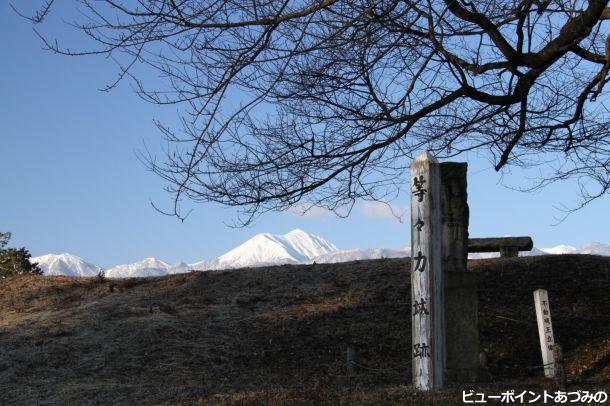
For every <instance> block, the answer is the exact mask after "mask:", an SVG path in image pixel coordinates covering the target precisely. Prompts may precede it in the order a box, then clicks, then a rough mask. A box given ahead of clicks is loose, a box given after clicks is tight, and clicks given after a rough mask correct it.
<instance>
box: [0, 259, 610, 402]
mask: <svg viewBox="0 0 610 406" xmlns="http://www.w3.org/2000/svg"><path fill="white" fill-rule="evenodd" d="M408 269H409V265H408V260H402V259H399V260H396V259H387V260H377V261H362V262H353V263H345V264H333V265H330V264H329V265H321V264H317V265H313V266H284V267H270V268H264V269H244V270H235V271H218V272H204V273H202V272H192V273H188V274H182V275H173V276H167V277H154V278H141V279H124V280H107V281H105V282H103V283H100V281H99V280H98V279H97V278H68V277H18V278H11V279H4V280H0V387H1V388H2V401H1V402H0V403H2V404H27V405H30V404H62V405H63V404H274V405H275V404H328V405H335V404H439V405H440V404H449V403H457V404H459V403H461V402H459V400H460V396H461V395H460V394H461V392H460V390H461V389H462V388H463V386H462V385H452V386H451V387H449V388H448V389H447V390H445V391H442V392H439V393H431V394H425V395H422V394H419V393H416V392H414V391H413V390H412V388H411V387H410V386H409V382H410V379H411V378H410V369H409V366H408V365H406V362H407V361H408V360H409V358H410V351H409V349H410V299H409V298H410V294H409V292H410V287H409V273H408V271H407V270H408ZM471 269H472V270H473V271H474V272H477V273H478V274H479V275H480V284H479V301H480V331H481V345H482V346H483V348H485V349H486V350H487V351H488V352H489V365H490V368H489V370H488V371H486V375H485V378H486V382H483V383H479V384H478V385H479V387H481V388H484V389H485V390H487V391H491V390H494V388H499V389H501V390H503V389H506V387H507V385H508V386H509V387H514V388H519V387H527V388H536V387H538V388H539V387H541V385H544V384H545V383H544V382H542V380H541V379H540V378H539V375H540V371H538V370H531V369H525V368H524V367H526V366H530V365H537V364H539V363H540V362H541V361H540V360H539V358H540V357H539V351H538V342H537V337H536V335H535V329H534V326H533V324H531V322H533V321H534V313H533V312H534V310H533V303H532V302H533V299H532V297H531V296H532V293H531V292H532V291H533V290H534V289H536V288H538V287H544V288H546V289H548V290H549V293H550V297H551V309H552V312H553V317H554V323H555V327H556V332H555V335H556V338H557V340H558V341H560V342H561V343H562V345H563V348H564V353H565V357H566V369H567V372H568V377H569V379H570V385H571V386H572V387H578V388H584V387H598V386H600V385H604V384H605V385H607V384H608V378H609V376H610V362H609V358H610V323H609V322H608V321H609V320H608V314H610V301H609V299H608V297H609V295H608V291H609V288H610V279H609V278H610V258H602V257H593V256H562V257H536V258H518V259H497V260H484V261H476V262H472V263H471ZM110 286H112V288H110ZM498 315H500V316H505V317H510V318H513V319H517V320H522V321H524V323H523V322H522V323H517V322H514V321H510V320H507V319H501V318H498V317H497V316H498ZM528 323H529V324H528ZM348 344H350V345H352V346H354V347H355V348H356V349H357V350H358V355H359V359H360V361H361V362H362V363H365V364H367V365H370V366H373V367H379V368H393V369H391V370H388V371H383V372H375V373H374V372H371V371H365V370H360V371H357V373H355V374H354V375H353V376H348V374H347V372H346V368H345V352H346V347H347V345H348Z"/></svg>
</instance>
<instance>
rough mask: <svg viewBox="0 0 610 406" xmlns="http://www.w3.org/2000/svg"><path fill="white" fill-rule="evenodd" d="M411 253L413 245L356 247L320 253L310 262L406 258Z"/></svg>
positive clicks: (324, 262)
mask: <svg viewBox="0 0 610 406" xmlns="http://www.w3.org/2000/svg"><path fill="white" fill-rule="evenodd" d="M410 255H411V247H405V248H394V249H391V248H360V249H359V248H356V249H348V250H337V251H333V252H329V253H326V254H322V255H319V256H317V257H315V258H313V260H310V261H308V262H309V263H312V262H315V263H318V264H333V263H337V262H349V261H361V260H364V259H379V258H405V257H408V256H410Z"/></svg>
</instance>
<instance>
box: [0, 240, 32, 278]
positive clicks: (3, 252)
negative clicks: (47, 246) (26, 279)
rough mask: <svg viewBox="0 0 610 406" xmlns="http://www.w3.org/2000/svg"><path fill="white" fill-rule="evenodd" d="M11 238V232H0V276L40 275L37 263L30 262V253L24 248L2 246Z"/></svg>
mask: <svg viewBox="0 0 610 406" xmlns="http://www.w3.org/2000/svg"><path fill="white" fill-rule="evenodd" d="M10 239H11V233H3V232H0V278H6V277H7V276H12V275H24V274H32V275H42V269H40V267H39V266H38V264H37V263H32V262H30V258H31V257H32V255H31V254H30V252H29V251H28V250H27V249H26V248H25V247H22V248H4V247H5V246H6V245H7V244H8V242H9V240H10Z"/></svg>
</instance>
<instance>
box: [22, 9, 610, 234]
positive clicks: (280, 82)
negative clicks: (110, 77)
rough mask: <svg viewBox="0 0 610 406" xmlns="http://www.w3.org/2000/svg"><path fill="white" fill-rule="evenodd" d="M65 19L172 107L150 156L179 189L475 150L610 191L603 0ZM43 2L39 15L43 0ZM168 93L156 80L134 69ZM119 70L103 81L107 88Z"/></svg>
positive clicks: (340, 186) (320, 195)
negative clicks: (173, 114) (164, 145)
mask: <svg viewBox="0 0 610 406" xmlns="http://www.w3.org/2000/svg"><path fill="white" fill-rule="evenodd" d="M79 4H80V5H81V7H82V11H83V15H84V16H85V17H86V19H84V20H83V21H80V22H77V23H76V24H75V27H76V28H78V29H80V30H82V32H83V33H85V34H86V35H88V36H89V37H91V38H92V39H93V40H94V41H95V43H96V44H97V48H95V49H91V50H81V51H78V52H75V51H70V50H68V49H66V48H63V47H62V46H61V43H58V42H56V41H55V40H52V39H50V36H49V34H46V35H41V38H42V39H43V41H44V42H45V44H46V46H47V47H48V48H49V49H50V50H52V51H55V52H58V53H62V54H67V55H82V54H91V53H97V54H104V55H107V56H110V57H112V58H114V59H115V60H116V61H117V63H118V64H119V67H120V68H119V75H118V79H117V80H121V79H123V78H125V77H131V78H132V79H133V80H134V81H135V83H136V84H137V88H138V90H139V94H140V95H141V96H142V97H143V98H145V99H146V100H148V101H150V102H152V103H158V104H181V105H183V106H184V108H183V109H182V110H181V111H182V112H183V114H182V115H181V123H182V128H180V129H178V130H174V129H171V128H168V127H166V126H163V125H162V124H160V123H158V126H159V128H160V129H161V130H162V131H163V133H164V135H165V136H166V137H167V139H168V140H169V141H170V143H169V145H170V148H168V151H167V156H165V157H164V158H163V159H157V157H155V156H153V155H151V154H148V155H145V156H143V158H144V161H145V162H146V163H147V165H148V166H149V167H150V169H151V170H153V171H154V172H156V173H157V174H159V175H160V176H162V177H163V178H164V179H165V180H166V181H167V182H168V184H169V185H170V186H169V188H168V190H169V191H170V192H172V193H173V196H174V198H175V204H174V207H173V210H171V213H172V214H175V215H178V216H180V215H181V214H180V201H181V200H182V198H183V197H188V198H190V199H192V200H194V201H212V202H218V203H222V204H226V205H232V206H240V207H241V208H242V210H243V211H242V214H244V215H245V217H243V218H242V219H241V220H242V221H243V222H245V223H247V222H249V221H251V220H252V218H253V217H254V216H255V215H256V214H258V213H260V212H263V211H266V210H284V209H287V208H289V207H291V206H293V205H296V204H298V205H299V206H301V207H303V206H302V205H318V206H323V207H327V208H329V209H331V210H334V211H337V212H339V213H345V212H344V211H341V210H343V209H346V208H347V209H348V210H349V209H350V208H351V207H352V205H353V203H354V201H355V200H356V199H359V198H364V199H386V198H389V197H391V196H396V194H397V193H399V192H400V190H401V189H402V188H406V187H408V178H407V166H408V165H409V161H410V159H411V158H412V157H413V155H414V154H415V153H416V152H417V151H419V150H421V149H422V148H427V149H429V150H431V151H432V152H433V153H434V154H436V155H437V156H439V157H442V158H446V157H452V156H456V155H458V154H460V153H464V152H465V151H471V150H480V151H484V152H485V154H486V155H487V156H488V157H489V158H490V159H491V160H492V161H493V163H494V166H495V169H496V170H498V171H500V170H502V169H503V168H505V167H510V166H511V165H516V166H526V167H527V166H532V165H543V166H546V167H548V168H550V170H546V172H542V173H543V174H542V175H541V177H540V178H539V179H538V181H537V183H535V184H534V185H532V187H542V186H544V185H546V184H548V183H549V182H553V181H557V180H563V179H567V178H572V177H575V178H577V179H579V180H581V181H582V182H583V184H584V185H588V188H586V189H584V188H583V189H582V191H583V195H582V197H583V200H582V204H586V203H587V202H589V201H591V200H592V199H595V198H597V197H602V196H604V195H606V194H607V193H609V188H610V136H609V134H608V130H609V124H610V121H609V119H610V116H609V114H608V111H607V109H606V108H605V106H604V103H603V101H604V97H605V96H604V87H605V85H606V82H607V75H608V68H609V66H610V35H609V34H610V29H608V28H610V27H608V26H607V25H605V24H604V21H605V20H606V19H608V18H610V9H608V8H606V5H607V1H602V0H592V1H579V0H556V1H548V0H545V1H537V0H536V1H534V0H521V1H508V0H507V1H501V0H483V1H472V2H469V1H465V0H463V1H455V0H444V1H441V0H438V1H437V0H423V1H409V0H378V1H367V0H360V1H358V0H281V1H280V0H275V1H274V0H213V1H212V0H139V1H136V0H132V1H129V0H124V1H120V0H103V1H92V0H80V2H79ZM53 6H54V5H53V2H49V1H47V2H45V3H44V4H42V5H41V9H40V10H39V11H38V12H37V13H36V15H35V17H34V18H33V20H34V21H35V22H38V21H43V20H44V17H45V16H46V14H48V13H50V12H53ZM137 66H144V67H147V68H152V69H154V70H155V71H157V72H160V73H161V75H162V76H163V77H164V78H165V79H166V81H167V82H166V83H167V84H168V85H169V86H168V87H167V88H160V87H158V86H157V87H154V88H153V89H150V88H148V87H147V86H146V84H145V83H143V82H142V81H141V80H140V79H141V77H139V76H138V75H137V73H136V71H137V69H136V68H134V67H137ZM114 85H115V83H113V84H111V85H110V86H109V88H112V87H113V86H114Z"/></svg>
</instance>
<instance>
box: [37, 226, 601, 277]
mask: <svg viewBox="0 0 610 406" xmlns="http://www.w3.org/2000/svg"><path fill="white" fill-rule="evenodd" d="M410 253H411V248H410V247H409V246H405V247H401V248H394V249H389V248H364V249H344V250H339V249H337V247H336V246H335V245H334V244H333V243H331V242H330V241H328V240H326V239H324V238H322V237H320V236H316V235H313V234H309V233H306V232H305V231H303V230H299V229H296V230H292V231H291V232H289V233H287V234H282V235H277V234H270V233H262V234H257V235H255V236H254V237H252V238H250V239H249V240H248V241H246V242H244V243H243V244H241V245H240V246H238V247H236V248H234V249H232V250H230V251H229V252H227V253H225V254H223V255H221V256H220V257H218V258H216V259H210V260H204V261H199V262H195V263H192V264H186V263H184V262H178V263H175V264H169V263H167V262H164V261H161V260H160V259H157V258H146V259H144V260H142V261H140V262H135V263H132V264H123V265H117V266H114V267H112V268H109V269H107V270H106V271H105V274H106V276H108V277H110V278H125V277H141V276H157V275H167V274H174V273H182V272H188V271H189V270H200V271H206V270H215V269H231V268H244V267H257V266H265V265H281V264H299V263H304V264H311V263H313V262H316V263H336V262H348V261H356V260H365V259H378V258H402V257H408V256H410ZM549 254H592V255H604V256H610V244H603V243H599V242H595V243H591V244H587V245H584V246H582V247H581V248H574V247H571V246H568V245H558V246H556V247H552V248H543V249H538V248H534V249H533V250H532V251H526V252H520V253H519V255H520V256H532V255H549ZM498 256H499V253H471V254H469V255H468V258H470V259H480V258H494V257H498ZM32 262H38V263H39V265H40V267H41V268H42V270H43V271H44V274H45V275H68V276H94V275H97V274H98V273H99V272H100V271H101V270H102V268H100V267H99V266H96V265H92V264H90V263H87V262H85V261H83V260H82V259H81V258H79V257H77V256H76V255H71V254H59V255H54V254H49V255H43V256H40V257H36V258H32Z"/></svg>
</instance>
